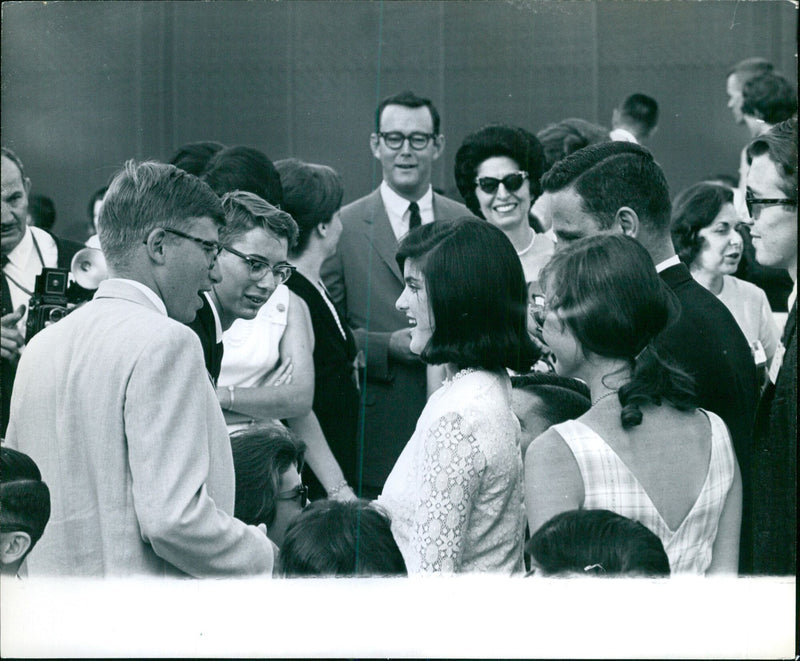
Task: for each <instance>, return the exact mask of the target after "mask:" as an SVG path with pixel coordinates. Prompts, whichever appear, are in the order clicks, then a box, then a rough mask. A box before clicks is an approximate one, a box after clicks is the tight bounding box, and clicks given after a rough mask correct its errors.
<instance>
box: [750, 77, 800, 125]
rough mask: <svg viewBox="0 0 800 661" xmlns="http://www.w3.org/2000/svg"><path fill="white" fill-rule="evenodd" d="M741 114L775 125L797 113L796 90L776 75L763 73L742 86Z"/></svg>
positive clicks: (784, 79)
mask: <svg viewBox="0 0 800 661" xmlns="http://www.w3.org/2000/svg"><path fill="white" fill-rule="evenodd" d="M742 113H744V114H745V115H750V116H752V117H756V118H757V119H763V120H764V121H765V122H766V123H767V124H777V123H778V122H783V121H785V120H787V119H789V118H790V117H791V116H792V115H794V114H796V113H797V90H796V89H795V88H794V86H793V85H792V84H791V83H790V82H789V81H788V80H787V79H786V78H784V77H783V76H781V75H780V74H778V73H763V74H761V75H760V76H755V77H754V78H749V79H748V80H747V82H745V84H744V85H742Z"/></svg>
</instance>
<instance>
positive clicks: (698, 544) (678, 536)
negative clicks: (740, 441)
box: [553, 411, 734, 574]
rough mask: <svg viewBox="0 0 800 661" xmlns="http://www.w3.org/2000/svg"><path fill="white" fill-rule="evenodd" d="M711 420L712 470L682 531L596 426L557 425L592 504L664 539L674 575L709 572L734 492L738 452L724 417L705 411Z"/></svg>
mask: <svg viewBox="0 0 800 661" xmlns="http://www.w3.org/2000/svg"><path fill="white" fill-rule="evenodd" d="M704 413H705V414H706V416H707V417H708V418H709V421H710V422H711V460H710V462H709V466H708V474H707V475H706V480H705V483H704V484H703V487H702V489H701V490H700V494H699V495H698V497H697V500H696V501H695V503H694V505H693V506H692V509H691V510H690V511H689V513H688V514H687V515H686V518H685V519H684V520H683V521H682V522H681V524H680V526H678V528H677V529H676V530H671V529H670V528H669V526H667V524H666V522H665V521H664V519H663V518H662V517H661V514H660V513H659V512H658V510H657V509H656V508H655V505H653V502H652V501H651V500H650V497H649V496H648V495H647V492H646V491H645V490H644V489H643V488H642V485H641V484H639V481H638V480H637V479H636V476H635V475H634V474H633V473H632V472H631V471H630V469H629V468H628V467H627V466H626V465H625V464H624V463H623V461H622V460H621V459H620V458H619V456H618V455H617V454H616V452H614V450H613V449H611V447H610V446H609V445H607V444H606V442H605V441H604V440H603V439H602V438H601V437H600V436H599V435H598V434H597V433H595V432H594V431H593V430H591V429H590V428H589V427H587V426H586V425H584V424H583V423H581V422H578V421H577V420H568V421H567V422H564V423H562V424H559V425H555V427H553V429H555V430H556V431H557V432H558V433H559V435H560V436H561V437H562V438H563V439H564V442H565V443H566V444H567V446H569V448H570V450H571V451H572V454H573V455H574V456H575V460H576V461H577V463H578V466H579V468H580V471H581V477H582V478H583V485H584V491H585V497H584V502H583V507H584V508H586V509H607V510H611V511H612V512H616V513H617V514H621V515H622V516H626V517H628V518H629V519H634V520H635V521H639V522H640V523H642V524H644V525H645V526H647V527H648V528H649V529H650V530H652V531H653V532H654V533H655V534H656V535H658V537H659V538H660V539H661V541H662V543H663V544H664V550H666V552H667V556H668V557H669V563H670V568H671V569H672V573H673V574H704V573H705V572H706V570H707V569H708V566H709V565H710V564H711V550H712V547H713V544H714V540H715V539H716V536H717V528H718V525H719V519H720V516H721V514H722V508H723V506H724V505H725V499H726V498H727V495H728V491H729V490H730V488H731V485H732V484H733V473H734V454H733V446H732V445H731V440H730V435H729V434H728V429H727V427H726V426H725V423H724V422H723V421H722V419H721V418H720V417H719V416H717V415H716V414H714V413H711V412H710V411H704Z"/></svg>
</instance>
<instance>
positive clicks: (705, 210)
mask: <svg viewBox="0 0 800 661" xmlns="http://www.w3.org/2000/svg"><path fill="white" fill-rule="evenodd" d="M733 200H734V197H733V190H732V189H730V188H728V187H726V186H720V185H718V184H712V183H706V182H703V183H699V184H695V185H693V186H690V187H689V188H687V189H686V190H684V191H682V192H681V193H679V194H678V195H677V196H676V197H675V199H674V200H673V202H672V220H671V223H672V242H673V243H674V244H675V252H677V253H678V257H680V259H681V261H682V262H683V263H684V264H686V265H687V266H688V267H689V270H690V271H691V273H692V277H693V278H694V279H695V280H697V282H699V283H700V284H701V285H703V287H705V288H706V289H708V290H709V291H710V292H711V293H712V294H714V295H715V296H716V297H717V298H719V300H721V301H722V302H723V303H724V304H725V306H726V307H727V308H728V309H729V310H730V311H731V314H732V315H733V318H734V319H736V322H737V323H738V324H739V327H740V328H741V329H742V332H743V333H744V336H745V337H746V338H747V342H748V343H749V344H750V348H751V350H752V353H753V359H754V361H755V363H756V366H757V367H760V368H763V367H765V366H766V365H768V364H769V363H770V361H771V360H772V356H773V355H774V353H775V349H777V347H778V326H777V324H776V323H775V319H774V317H773V315H772V311H771V310H770V306H769V301H768V300H767V295H766V294H765V293H764V291H763V290H762V289H759V288H758V287H757V286H756V285H754V284H752V283H750V282H745V281H744V280H740V279H739V278H736V277H735V276H734V275H733V274H734V273H735V272H736V269H737V268H738V266H739V261H740V260H741V258H742V252H743V248H744V241H743V239H742V236H741V235H740V234H739V231H738V229H737V226H738V225H739V220H740V219H739V215H738V213H737V211H736V208H735V206H734V201H733ZM764 376H766V374H764Z"/></svg>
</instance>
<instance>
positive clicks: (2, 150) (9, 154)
mask: <svg viewBox="0 0 800 661" xmlns="http://www.w3.org/2000/svg"><path fill="white" fill-rule="evenodd" d="M0 155H2V156H5V157H6V158H7V159H8V160H9V161H11V162H12V163H13V164H14V165H16V166H17V169H18V170H19V177H20V179H22V181H23V182H24V181H25V166H24V165H22V161H21V160H19V156H17V155H16V154H15V153H14V152H13V151H11V150H10V149H9V148H8V147H0Z"/></svg>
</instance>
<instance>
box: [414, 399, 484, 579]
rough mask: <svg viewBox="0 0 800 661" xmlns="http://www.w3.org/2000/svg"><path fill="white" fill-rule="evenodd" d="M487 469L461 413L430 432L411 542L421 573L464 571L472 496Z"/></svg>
mask: <svg viewBox="0 0 800 661" xmlns="http://www.w3.org/2000/svg"><path fill="white" fill-rule="evenodd" d="M485 469H486V457H485V455H484V454H483V452H482V451H481V450H480V448H479V447H478V443H477V440H476V439H475V436H474V434H473V433H472V430H471V429H470V425H469V424H468V423H467V421H466V420H464V418H462V417H461V416H460V415H458V414H456V413H450V414H448V415H444V416H442V417H441V418H439V420H438V421H437V423H436V424H435V425H434V426H432V427H431V428H430V429H429V430H428V431H427V433H426V436H425V459H424V463H423V467H422V473H423V479H422V489H421V493H420V497H419V500H418V502H417V507H416V516H415V526H414V529H415V534H414V538H413V540H412V548H413V551H414V553H416V554H417V556H418V560H419V568H420V571H423V572H456V571H458V570H459V567H460V565H461V556H462V551H463V544H464V535H465V532H466V526H467V522H468V521H469V515H470V510H471V508H472V499H473V496H474V494H475V491H476V490H477V488H478V485H479V484H480V480H481V476H482V474H483V472H484V470H485Z"/></svg>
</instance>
